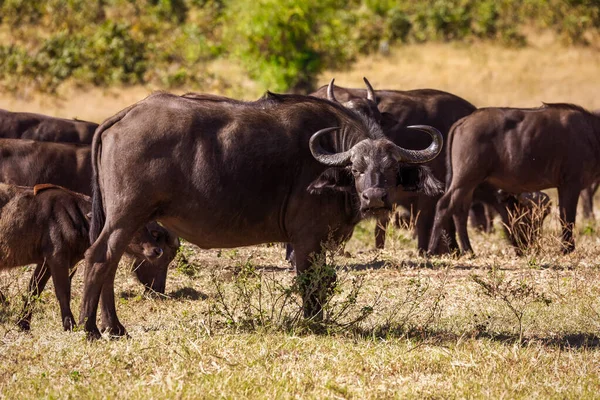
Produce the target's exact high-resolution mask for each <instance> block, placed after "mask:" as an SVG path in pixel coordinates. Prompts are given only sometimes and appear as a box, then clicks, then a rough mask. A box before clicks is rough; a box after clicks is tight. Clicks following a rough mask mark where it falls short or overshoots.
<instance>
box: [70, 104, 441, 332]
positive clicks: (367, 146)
mask: <svg viewBox="0 0 600 400" xmlns="http://www.w3.org/2000/svg"><path fill="white" fill-rule="evenodd" d="M420 129H421V130H425V131H426V132H428V133H429V135H430V136H431V137H432V138H433V142H432V143H431V144H430V146H429V147H428V148H427V149H425V150H421V151H412V150H406V149H403V148H401V147H399V146H397V145H395V144H394V143H392V142H391V141H389V140H388V139H387V138H386V137H385V136H384V135H383V133H382V132H381V129H380V127H379V125H378V124H376V123H375V122H373V121H372V120H370V119H368V118H362V117H361V116H360V115H358V114H356V113H353V112H351V111H350V110H347V109H346V108H344V107H342V106H340V105H338V104H334V103H332V102H329V101H327V100H323V99H318V98H315V97H309V96H301V95H279V94H272V93H268V94H267V95H265V96H264V97H263V98H262V99H260V100H257V101H254V102H241V101H236V100H223V98H218V99H217V100H215V96H206V97H205V98H203V97H202V96H201V95H195V96H193V97H182V96H175V95H172V94H168V93H155V94H152V95H150V96H149V97H147V98H146V99H144V100H142V101H140V102H138V103H137V104H135V105H133V106H130V107H128V108H126V109H125V110H123V111H121V112H119V113H118V114H116V115H115V116H114V117H111V118H109V119H108V120H106V121H105V122H103V123H102V125H101V126H100V127H99V128H98V130H97V131H96V135H95V136H94V141H93V144H92V159H93V162H92V167H93V168H94V170H95V178H94V179H93V182H92V183H93V186H94V207H93V219H92V230H91V238H92V240H94V244H93V245H92V247H91V248H90V249H89V250H88V251H87V253H86V259H87V262H88V264H87V268H86V274H85V288H84V294H83V301H82V309H81V316H80V322H81V323H84V324H85V330H86V331H87V332H88V334H89V337H90V338H93V337H97V336H98V335H99V334H100V331H99V330H98V328H97V325H96V312H97V307H98V302H99V299H100V297H101V298H102V325H103V327H104V328H106V330H107V331H108V332H110V333H111V334H114V335H122V334H124V333H125V329H124V327H123V326H122V325H121V323H120V322H119V320H118V318H117V314H116V310H115V304H114V294H113V281H114V276H115V270H116V268H117V265H118V261H119V258H120V256H121V254H122V253H123V250H124V248H125V244H126V243H127V241H128V240H129V238H130V237H131V235H132V233H133V232H135V230H136V229H137V228H138V227H140V226H142V225H143V224H144V223H145V222H147V221H149V220H152V219H156V220H158V221H160V222H161V223H163V224H164V225H165V226H166V227H167V228H169V229H171V230H173V231H174V232H176V233H177V234H178V235H180V236H181V237H183V238H185V239H186V240H188V241H190V242H192V243H195V244H196V245H198V246H200V247H201V248H214V247H239V246H248V245H254V244H259V243H266V242H289V243H291V244H292V245H293V246H294V249H295V252H296V267H297V271H298V273H299V274H306V273H307V272H309V270H310V267H311V265H314V263H318V262H319V261H320V260H322V254H323V250H322V244H323V243H324V242H326V241H333V242H340V241H342V240H344V239H345V238H347V237H348V235H349V233H350V232H351V231H352V229H353V228H354V225H355V224H356V223H357V222H358V221H359V219H360V217H361V216H368V215H378V214H379V213H382V212H385V213H387V210H388V209H389V208H390V207H391V203H390V200H389V196H388V193H389V190H391V189H392V188H395V187H397V186H398V185H407V186H411V187H414V186H421V187H422V186H423V185H428V182H430V181H431V179H430V176H429V175H428V174H427V171H426V170H422V169H420V168H419V166H411V165H410V164H418V163H423V162H427V161H430V160H431V159H433V158H434V157H435V156H437V154H438V153H439V152H440V150H441V146H442V136H441V135H440V133H439V132H438V131H437V130H435V129H434V128H431V127H420ZM333 279H334V278H333ZM307 281H309V280H307V279H303V280H302V282H307ZM331 283H332V280H328V281H327V282H321V285H322V286H328V285H329V284H331ZM326 292H327V290H320V291H318V292H315V291H310V290H309V289H308V287H307V286H306V285H305V284H303V307H304V315H305V316H306V317H314V318H319V317H321V316H322V308H321V304H323V303H322V302H323V301H324V298H323V293H326Z"/></svg>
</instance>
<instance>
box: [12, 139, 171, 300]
mask: <svg viewBox="0 0 600 400" xmlns="http://www.w3.org/2000/svg"><path fill="white" fill-rule="evenodd" d="M0 182H2V183H8V184H12V185H18V186H30V187H33V186H35V185H38V184H54V185H59V186H63V187H65V188H67V189H69V190H72V191H75V192H77V193H81V194H84V195H88V196H90V195H91V194H92V188H91V182H92V167H91V147H90V146H88V145H76V144H71V143H50V142H38V141H35V140H21V139H0ZM146 228H147V232H148V236H149V235H150V234H151V235H152V237H151V238H150V239H151V240H152V241H155V242H156V243H157V244H158V246H159V247H160V248H161V249H162V250H163V251H164V253H161V254H154V255H153V254H145V255H143V254H142V253H141V252H138V253H137V254H136V252H131V251H128V252H127V253H128V255H130V256H132V257H133V259H134V260H135V267H134V272H135V274H136V276H137V278H138V279H139V280H140V282H141V283H142V284H144V286H146V287H147V288H148V289H152V290H153V291H156V292H158V293H164V292H165V286H166V280H167V271H168V267H169V263H170V262H171V261H172V260H173V258H174V257H175V254H176V252H177V249H178V248H179V239H178V238H177V237H176V236H174V235H173V234H172V233H171V232H169V231H168V230H167V229H165V228H163V227H161V226H160V225H158V224H157V223H156V222H152V223H150V224H148V225H147V226H146Z"/></svg>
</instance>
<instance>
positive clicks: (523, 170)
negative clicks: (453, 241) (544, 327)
mask: <svg viewBox="0 0 600 400" xmlns="http://www.w3.org/2000/svg"><path fill="white" fill-rule="evenodd" d="M447 151H448V155H447V163H448V176H449V177H448V179H447V181H446V187H447V191H446V193H445V194H444V195H443V196H442V198H441V199H440V201H439V202H438V204H437V215H436V220H435V224H434V228H433V231H432V237H431V239H432V240H431V242H430V243H429V252H430V253H435V251H436V249H437V244H438V243H439V241H440V238H441V235H442V227H443V226H444V224H445V223H446V222H447V220H448V219H449V218H450V217H451V216H453V217H454V222H455V224H456V227H457V230H458V235H459V239H460V243H461V247H462V251H463V252H472V251H473V250H472V248H471V244H470V242H469V237H468V234H467V216H468V211H469V206H470V204H471V200H472V197H473V192H474V190H475V188H476V187H477V186H478V185H480V184H482V183H484V182H485V183H489V184H491V185H492V186H494V187H497V188H499V189H502V190H504V191H506V192H509V193H522V192H532V191H537V190H542V189H548V188H552V187H556V188H557V189H558V198H559V208H560V218H561V221H562V223H563V232H562V239H563V251H564V252H565V253H568V252H571V251H573V250H574V249H575V242H574V240H573V227H574V225H575V214H576V210H577V200H578V198H579V193H580V192H581V190H582V189H584V188H586V187H587V186H589V185H591V184H592V183H593V182H594V181H596V180H598V178H599V177H600V156H599V154H600V118H599V117H597V116H595V115H593V114H591V113H590V112H588V111H586V110H584V109H583V108H581V107H578V106H575V105H571V104H545V105H544V106H543V107H540V108H533V109H516V108H484V109H480V110H478V111H475V112H474V113H473V114H471V115H470V116H468V117H465V118H463V119H461V120H460V121H458V122H457V123H456V124H455V125H454V126H453V127H452V130H451V131H450V135H449V137H448V147H447Z"/></svg>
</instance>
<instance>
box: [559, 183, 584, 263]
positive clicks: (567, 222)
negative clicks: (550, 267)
mask: <svg viewBox="0 0 600 400" xmlns="http://www.w3.org/2000/svg"><path fill="white" fill-rule="evenodd" d="M579 193H580V189H578V188H573V187H559V188H558V207H559V209H560V221H561V224H562V252H563V254H567V253H571V252H572V251H573V250H575V239H574V238H573V229H574V228H575V217H576V215H577V200H578V199H579Z"/></svg>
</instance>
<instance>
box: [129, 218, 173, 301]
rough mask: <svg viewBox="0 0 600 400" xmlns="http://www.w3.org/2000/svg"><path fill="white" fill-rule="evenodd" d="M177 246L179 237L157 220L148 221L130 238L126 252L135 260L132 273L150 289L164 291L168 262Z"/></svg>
mask: <svg viewBox="0 0 600 400" xmlns="http://www.w3.org/2000/svg"><path fill="white" fill-rule="evenodd" d="M178 248H179V238H177V236H175V235H174V234H173V233H171V232H169V231H168V230H167V229H165V228H163V227H162V226H160V225H159V224H158V223H157V222H150V223H148V224H147V225H146V226H145V227H143V228H142V229H140V231H138V233H137V234H136V235H135V236H134V238H133V239H132V241H131V243H130V245H129V247H128V249H127V250H128V253H130V255H131V256H132V257H133V259H134V260H135V261H134V262H135V265H134V269H133V271H134V273H135V275H136V277H137V278H138V280H139V281H140V282H141V283H142V284H143V285H144V286H145V287H146V288H147V289H150V290H153V291H155V292H158V293H164V292H165V287H166V282H167V271H168V268H169V264H170V263H171V261H172V260H173V258H175V255H176V253H177V249H178Z"/></svg>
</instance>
